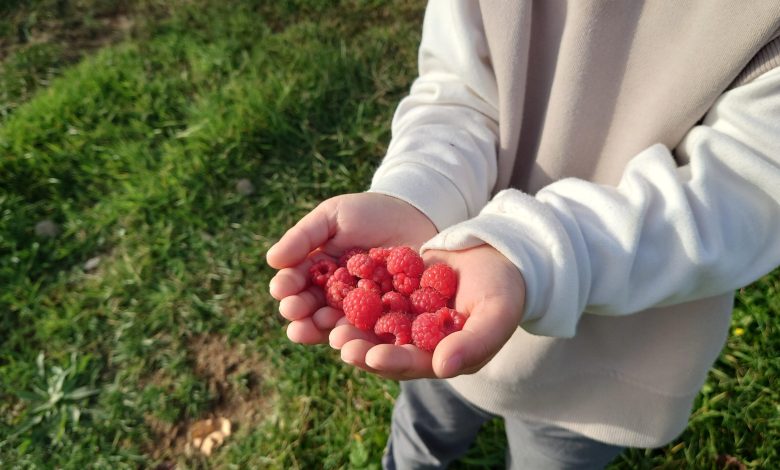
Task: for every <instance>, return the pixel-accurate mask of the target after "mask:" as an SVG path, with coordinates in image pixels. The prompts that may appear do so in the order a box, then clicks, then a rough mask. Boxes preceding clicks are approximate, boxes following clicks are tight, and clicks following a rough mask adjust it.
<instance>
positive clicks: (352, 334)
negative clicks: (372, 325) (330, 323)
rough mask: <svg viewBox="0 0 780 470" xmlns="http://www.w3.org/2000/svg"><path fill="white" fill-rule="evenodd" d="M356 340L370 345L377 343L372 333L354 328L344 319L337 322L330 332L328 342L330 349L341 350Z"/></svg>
mask: <svg viewBox="0 0 780 470" xmlns="http://www.w3.org/2000/svg"><path fill="white" fill-rule="evenodd" d="M358 339H359V340H365V341H369V342H371V343H372V344H376V343H378V341H377V338H376V335H375V334H374V333H372V332H370V331H363V330H361V329H359V328H355V327H354V326H352V325H351V324H349V322H347V321H346V318H345V319H344V320H339V321H338V322H337V324H336V327H335V328H333V330H332V331H331V332H330V337H329V338H328V342H329V343H330V346H331V347H332V348H334V349H341V348H342V347H343V346H344V345H345V344H346V343H348V342H350V341H353V340H358Z"/></svg>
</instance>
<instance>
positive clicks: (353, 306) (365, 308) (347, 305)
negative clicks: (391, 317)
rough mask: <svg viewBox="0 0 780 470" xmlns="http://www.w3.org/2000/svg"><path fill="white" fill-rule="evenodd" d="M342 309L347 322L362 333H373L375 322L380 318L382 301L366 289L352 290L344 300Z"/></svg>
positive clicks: (374, 293) (377, 295)
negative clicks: (362, 331)
mask: <svg viewBox="0 0 780 470" xmlns="http://www.w3.org/2000/svg"><path fill="white" fill-rule="evenodd" d="M343 307H344V315H345V316H346V317H347V320H348V321H349V322H350V323H352V324H353V325H355V326H356V327H358V328H360V329H361V330H364V331H374V325H375V324H376V321H377V320H379V317H381V316H382V299H381V298H380V297H379V294H377V293H376V292H373V291H370V290H366V289H357V288H356V289H352V290H351V291H350V292H349V294H347V296H346V297H345V298H344V302H343Z"/></svg>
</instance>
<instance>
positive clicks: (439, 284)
mask: <svg viewBox="0 0 780 470" xmlns="http://www.w3.org/2000/svg"><path fill="white" fill-rule="evenodd" d="M420 287H431V288H433V289H436V290H437V291H439V293H440V294H441V295H443V296H444V298H446V299H451V298H452V296H453V295H455V291H456V290H457V287H458V276H457V275H456V274H455V271H454V270H453V269H452V268H451V267H450V266H448V265H446V264H444V263H436V264H434V265H433V266H429V267H428V268H427V269H426V270H425V271H424V272H423V274H422V277H421V278H420Z"/></svg>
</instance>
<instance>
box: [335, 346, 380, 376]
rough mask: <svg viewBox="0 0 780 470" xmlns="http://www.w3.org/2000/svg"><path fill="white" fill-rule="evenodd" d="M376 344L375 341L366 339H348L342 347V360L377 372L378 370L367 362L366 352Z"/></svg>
mask: <svg viewBox="0 0 780 470" xmlns="http://www.w3.org/2000/svg"><path fill="white" fill-rule="evenodd" d="M374 345H375V343H373V342H371V341H367V340H364V339H353V340H351V341H348V342H347V343H345V344H344V345H343V347H342V348H341V360H342V361H344V362H346V363H347V364H350V365H353V366H355V367H359V368H361V369H363V370H365V371H368V372H371V373H374V374H376V373H377V371H376V370H374V369H373V368H371V367H370V366H369V365H367V364H366V353H367V352H368V351H369V350H370V349H371V348H372V347H373V346H374Z"/></svg>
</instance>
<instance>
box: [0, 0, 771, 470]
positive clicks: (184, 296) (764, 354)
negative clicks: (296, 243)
mask: <svg viewBox="0 0 780 470" xmlns="http://www.w3.org/2000/svg"><path fill="white" fill-rule="evenodd" d="M422 10H423V4H422V2H420V1H404V2H394V3H393V4H392V6H388V4H387V2H380V1H358V0H344V1H339V2H328V1H325V0H320V1H318V0H308V1H303V0H300V1H288V2H267V1H261V0H255V1H252V0H231V1H224V2H215V1H207V0H174V1H167V2H164V1H162V0H38V1H35V0H6V1H5V2H3V3H0V467H2V468H30V469H33V468H35V469H37V468H65V469H71V468H72V469H81V468H113V469H120V468H161V469H162V468H173V466H174V465H175V466H176V468H303V469H309V468H362V467H365V468H376V467H377V466H378V465H377V462H378V459H379V457H380V456H381V453H382V449H383V447H384V442H385V439H386V436H387V431H388V423H389V416H390V412H391V409H392V403H393V399H394V397H395V396H396V394H397V392H398V386H397V384H396V383H394V382H391V381H386V380H383V379H379V378H377V377H373V376H370V375H368V374H365V373H362V372H359V371H356V370H354V369H352V368H350V367H347V366H344V365H342V364H341V363H340V361H339V360H338V355H337V353H335V352H333V351H332V350H330V349H329V348H327V347H325V346H318V347H303V346H298V345H294V344H291V343H290V342H289V341H288V340H287V339H286V336H285V334H284V323H283V322H282V321H281V320H280V318H279V317H278V315H277V314H276V311H275V303H274V301H273V299H271V297H270V296H269V295H268V292H267V284H268V281H269V280H270V278H271V276H272V275H273V272H272V270H271V269H270V268H268V267H267V266H266V265H265V262H264V255H265V251H266V250H267V249H268V247H269V246H270V245H271V244H272V243H273V242H274V240H276V239H277V238H278V237H279V236H280V235H281V233H283V232H284V230H285V229H286V228H287V227H289V226H290V225H291V224H292V223H294V222H295V221H296V220H297V219H298V218H299V217H300V216H302V215H303V214H305V213H306V212H307V211H308V210H310V209H312V208H313V207H314V206H315V205H316V204H317V203H318V202H319V201H321V200H322V199H324V198H327V197H329V196H332V195H336V194H340V193H344V192H354V191H361V190H363V189H365V188H366V187H367V185H368V182H369V180H370V177H371V174H372V172H373V169H374V168H375V167H376V166H377V164H378V163H379V161H380V159H381V157H382V155H383V152H384V150H385V147H386V144H387V141H388V139H389V123H390V119H391V117H392V113H393V110H394V107H395V105H396V104H397V102H398V100H399V99H400V97H401V96H403V94H404V92H405V91H406V90H407V89H408V87H409V85H410V83H411V81H412V79H413V78H414V76H415V59H416V45H417V42H418V41H419V33H420V31H419V30H420V25H421V19H422V16H421V15H422ZM778 312H780V275H778V274H777V273H775V274H774V275H770V276H767V277H765V278H764V279H762V280H760V281H759V282H757V283H755V284H754V285H752V286H749V287H747V288H745V289H743V290H741V291H740V293H739V296H738V301H737V305H736V313H735V317H734V321H733V328H732V335H731V336H730V337H729V340H728V345H727V347H726V349H725V350H724V351H723V354H722V355H721V357H720V359H719V360H718V362H717V364H716V365H715V367H714V368H713V370H712V372H711V374H710V378H709V381H708V382H707V384H706V385H705V387H704V389H703V390H702V392H701V394H700V396H699V398H698V399H697V402H696V409H695V411H694V414H693V417H692V420H691V425H690V427H689V429H688V430H687V431H686V432H685V433H684V434H683V435H682V436H681V437H680V438H679V439H678V440H676V441H675V442H674V443H672V444H670V445H669V446H667V447H665V448H662V449H656V450H652V451H647V452H645V451H639V450H632V451H628V452H626V453H624V454H623V455H621V456H620V457H619V458H618V459H617V460H616V461H615V462H614V463H613V464H612V466H611V467H610V468H613V469H635V468H647V469H650V468H727V467H729V466H730V468H739V466H740V465H743V466H745V467H748V468H778V467H780V455H778V450H777V449H778V448H780V392H778V390H780V384H779V383H778V379H777V377H778V373H780V364H779V363H778V359H777V358H778V356H780V336H778V331H777V330H778V326H777V325H778V321H777V319H776V315H777V313H778ZM217 416H224V417H228V418H229V419H230V420H231V422H232V423H233V424H234V433H233V434H232V435H231V436H230V437H229V438H228V439H227V440H226V441H225V444H224V446H222V447H220V448H219V449H217V451H215V453H214V454H213V455H212V456H211V457H208V458H206V457H204V456H201V455H198V454H197V453H188V452H187V451H186V448H185V447H186V443H187V440H188V439H187V434H188V430H189V429H190V427H191V426H192V424H193V423H195V422H196V421H198V420H201V419H204V418H209V417H217ZM502 432H503V428H502V425H501V423H499V422H491V423H490V424H489V425H488V426H487V427H486V428H485V429H484V432H483V433H482V434H481V435H480V438H479V440H478V441H477V442H476V443H475V445H474V447H473V448H472V449H471V450H470V452H469V454H468V455H467V457H465V458H464V459H463V460H462V461H460V462H459V463H458V464H457V465H456V467H457V468H495V467H500V466H501V465H502V463H503V450H504V445H505V442H504V438H503V437H502Z"/></svg>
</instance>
